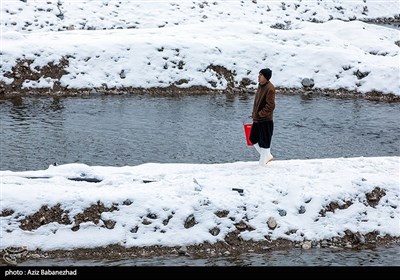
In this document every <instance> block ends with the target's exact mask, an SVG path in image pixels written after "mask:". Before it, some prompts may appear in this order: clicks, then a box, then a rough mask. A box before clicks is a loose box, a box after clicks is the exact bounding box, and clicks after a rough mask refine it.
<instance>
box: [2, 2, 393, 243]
mask: <svg viewBox="0 0 400 280" xmlns="http://www.w3.org/2000/svg"><path fill="white" fill-rule="evenodd" d="M398 8H399V2H398V1H339V0H337V1H214V2H204V1H179V2H174V1H106V0H104V1H94V0H93V1H61V0H60V1H26V2H25V1H2V2H1V6H0V10H1V67H2V70H3V71H1V72H0V82H3V83H5V84H10V83H12V82H13V81H14V78H13V77H12V76H10V75H8V74H7V73H8V72H9V71H11V69H12V67H13V66H15V63H16V61H17V60H21V59H25V60H27V61H29V60H32V63H30V64H27V65H28V67H30V69H31V70H32V71H33V72H35V71H37V67H43V66H45V65H47V64H48V63H49V62H52V63H54V64H57V63H59V62H60V61H61V60H62V59H63V58H68V61H69V63H68V65H67V66H66V68H65V70H66V74H64V75H63V76H62V78H61V84H62V86H68V88H77V89H79V88H96V87H100V86H102V84H103V83H105V84H107V86H108V87H142V88H152V87H166V86H169V85H171V84H173V83H177V82H178V81H184V82H183V83H182V84H180V85H178V86H179V87H191V86H198V85H200V86H206V87H209V88H215V89H225V88H226V87H227V84H228V81H227V80H226V79H225V78H224V77H220V76H219V75H218V73H216V72H215V71H214V70H212V68H210V67H209V66H210V65H219V66H223V67H225V68H226V69H228V70H230V71H232V72H233V73H234V81H235V85H238V84H239V83H240V81H242V80H243V79H246V78H247V79H250V80H251V81H252V84H251V85H250V87H255V86H256V81H257V75H258V72H259V70H260V69H261V68H265V67H269V68H271V69H272V70H273V76H272V81H273V83H274V84H275V85H276V86H278V87H293V88H300V87H301V80H302V79H303V78H310V79H313V80H314V82H315V87H317V88H325V89H339V88H345V89H348V90H356V91H358V92H361V93H366V92H370V91H379V92H383V93H393V94H396V95H400V91H399V81H400V79H399V76H400V75H399V74H400V72H399V46H398V45H396V44H395V42H396V41H397V42H398V41H399V39H400V36H399V30H396V29H392V28H387V27H383V26H377V25H373V24H367V23H363V22H361V21H360V20H368V19H373V18H381V17H393V16H395V15H396V14H398V11H399V9H398ZM277 24H280V25H281V26H283V27H284V28H283V29H277V28H275V27H274V26H276V25H277ZM103 29H105V30H103ZM122 72H123V73H124V74H125V77H124V78H123V75H121V73H122ZM357 72H361V73H364V74H365V73H366V74H368V75H367V76H366V77H365V78H361V79H360V78H359V77H357V75H356V74H355V73H357ZM56 80H57V79H56V77H51V76H45V75H43V76H41V77H40V78H39V79H37V80H25V81H23V82H22V84H21V85H22V87H24V88H43V87H45V88H46V87H49V88H51V87H53V85H54V83H55V82H56ZM213 84H215V87H213ZM255 160H258V159H255ZM77 178H80V179H87V178H89V179H97V180H98V181H99V182H87V181H85V180H80V181H79V180H76V179H77ZM0 180H1V181H0V186H1V197H0V199H1V209H2V215H1V216H0V221H1V242H0V248H6V247H9V246H28V247H29V249H35V248H40V249H44V250H50V249H73V248H85V247H86V248H92V247H97V246H106V245H108V244H121V245H123V246H127V247H130V246H146V245H162V246H177V245H179V246H181V245H190V244H199V243H202V242H210V243H214V242H217V241H220V240H223V239H224V237H225V236H226V234H228V233H230V232H232V231H235V230H236V226H237V225H238V224H240V223H242V224H243V223H244V224H246V225H247V228H248V229H251V230H244V231H242V232H241V233H240V236H241V237H242V238H243V239H244V240H255V241H258V240H265V238H266V237H265V236H268V238H270V239H271V240H275V239H279V238H283V239H288V240H291V241H303V240H323V239H329V238H332V237H337V236H343V235H344V234H345V231H346V230H350V231H351V232H354V233H355V232H359V233H361V234H367V233H369V232H374V231H376V232H378V233H379V235H380V236H385V235H390V236H394V237H399V236H400V224H399V221H400V207H399V205H400V203H399V194H400V190H399V187H400V185H399V182H400V157H399V156H394V157H370V158H367V157H358V158H332V159H307V160H275V161H273V162H271V163H270V164H268V165H267V166H266V167H260V166H258V162H257V161H253V162H232V163H224V164H172V163H167V164H161V163H146V164H142V165H138V166H124V167H113V166H88V165H85V164H82V163H70V164H63V165H59V166H49V168H48V169H46V170H31V171H23V172H16V171H9V170H2V171H0ZM234 188H236V189H242V190H243V193H242V195H241V194H240V193H239V192H237V191H235V190H232V189H234ZM376 190H380V191H382V190H383V192H384V195H383V196H382V197H380V199H378V201H377V205H372V204H371V203H370V201H369V200H368V194H369V193H371V192H373V191H376ZM99 203H102V204H104V207H107V209H106V210H104V211H103V212H102V213H101V215H100V219H99V221H98V223H96V222H95V221H82V222H79V223H78V220H77V218H76V217H77V215H80V214H82V213H83V212H84V210H85V209H87V208H88V207H90V206H92V205H98V204H99ZM331 203H334V204H337V205H339V209H336V210H334V211H329V205H331ZM56 205H59V207H60V209H61V210H62V211H63V213H64V214H63V216H64V217H68V219H69V221H70V222H69V223H66V224H60V223H58V222H56V221H46V220H44V221H43V224H42V225H41V226H39V227H37V228H35V229H33V230H24V229H22V228H21V227H20V225H21V222H22V221H23V220H24V219H26V218H28V217H30V216H31V215H33V214H34V213H36V212H37V211H38V210H39V209H40V208H41V207H43V206H47V207H48V208H51V207H54V206H56ZM113 207H114V208H113ZM300 209H303V210H305V212H304V211H300ZM282 210H284V211H282ZM222 211H223V212H222ZM283 212H286V214H285V215H283V214H282V215H281V214H280V213H283ZM303 212H304V213H303ZM221 213H227V214H226V215H223V214H221ZM270 218H273V219H275V221H276V222H277V227H276V228H275V229H271V228H269V227H268V225H267V221H268V219H270ZM191 219H192V221H193V223H192V224H190V223H188V221H189V220H191ZM193 219H194V220H193ZM110 221H112V222H115V224H114V226H107V225H108V224H109V222H110ZM189 224H190V225H189ZM77 225H79V229H78V230H75V228H74V227H75V226H77ZM185 225H186V226H185ZM215 229H218V231H219V232H218V231H215ZM210 231H211V232H213V233H214V234H212V233H211V232H210ZM215 232H218V233H217V234H215Z"/></svg>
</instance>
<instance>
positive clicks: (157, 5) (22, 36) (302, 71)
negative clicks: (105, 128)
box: [0, 0, 400, 95]
mask: <svg viewBox="0 0 400 280" xmlns="http://www.w3.org/2000/svg"><path fill="white" fill-rule="evenodd" d="M398 10H399V2H398V1H397V0H396V1H368V2H367V1H362V0H359V1H339V0H338V1H214V2H204V1H179V2H174V1H94V0H93V1H26V3H25V2H24V1H5V2H4V3H2V6H1V15H2V25H1V28H2V29H1V38H2V43H1V53H2V56H1V60H2V61H1V64H2V68H3V70H4V71H1V72H0V82H4V83H6V84H10V83H12V82H13V81H14V78H10V77H9V76H10V72H11V70H12V67H13V66H15V63H16V61H17V60H24V61H25V60H27V61H30V60H31V61H32V63H31V64H28V66H29V67H30V69H31V71H33V72H37V71H39V69H41V68H42V67H44V66H46V65H48V63H53V64H58V63H60V61H61V59H62V58H65V59H67V60H68V65H67V66H65V71H66V73H65V74H64V75H63V76H62V77H61V86H63V87H68V89H92V88H101V87H102V86H104V84H105V85H107V87H108V88H124V87H133V88H157V87H160V88H163V87H168V86H170V85H176V86H178V87H181V88H188V87H192V86H205V87H207V88H210V89H218V90H225V89H226V88H227V86H228V79H229V78H228V77H223V76H221V75H220V73H217V72H216V71H215V70H213V68H212V67H210V66H212V65H214V66H222V67H224V68H225V69H227V70H228V71H231V72H232V73H233V74H232V75H233V77H232V78H233V81H234V86H235V87H238V86H239V85H240V83H241V82H242V81H246V80H247V79H248V80H250V81H251V84H250V85H248V86H247V87H248V88H249V89H254V88H255V86H256V82H257V74H258V71H259V70H260V69H262V68H266V67H269V68H271V69H272V70H273V77H272V80H273V82H274V84H275V85H276V86H277V87H284V88H302V85H301V81H302V80H303V79H304V78H308V79H313V80H314V83H315V88H320V89H330V90H334V89H340V88H343V89H347V90H352V91H357V92H359V93H367V92H374V91H377V92H382V93H384V94H395V95H400V90H399V89H400V84H399V81H400V79H399V78H400V71H399V46H398V44H399V40H400V34H399V30H397V29H394V28H388V27H384V26H378V25H374V24H368V23H363V22H362V21H360V20H371V19H376V18H383V17H386V18H388V17H392V18H393V17H394V16H397V15H398ZM277 26H278V27H279V26H280V27H281V29H279V28H277ZM103 29H105V30H103ZM396 42H397V45H396ZM122 72H124V74H125V75H121V73H122ZM7 73H8V74H7ZM46 75H49V76H46ZM43 76H44V77H43ZM43 76H42V77H41V78H40V79H39V80H29V79H27V80H25V81H24V82H23V84H22V87H23V88H24V89H29V88H32V89H36V88H53V86H54V83H55V79H56V78H57V79H58V77H54V76H53V77H52V76H51V75H50V74H45V73H44V74H43ZM244 79H245V80H244Z"/></svg>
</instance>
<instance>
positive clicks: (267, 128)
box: [249, 121, 274, 149]
mask: <svg viewBox="0 0 400 280" xmlns="http://www.w3.org/2000/svg"><path fill="white" fill-rule="evenodd" d="M273 132H274V121H265V122H258V123H254V122H253V125H252V127H251V131H250V137H249V139H250V141H251V143H253V144H256V143H258V145H259V146H260V147H261V148H266V149H268V148H270V147H271V139H272V134H273Z"/></svg>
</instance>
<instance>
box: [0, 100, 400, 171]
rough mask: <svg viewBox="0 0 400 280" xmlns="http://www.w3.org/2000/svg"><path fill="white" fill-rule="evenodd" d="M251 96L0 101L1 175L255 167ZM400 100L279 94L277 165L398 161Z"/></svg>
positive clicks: (275, 140)
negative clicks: (164, 166) (62, 167)
mask: <svg viewBox="0 0 400 280" xmlns="http://www.w3.org/2000/svg"><path fill="white" fill-rule="evenodd" d="M253 98H254V96H253V95H250V96H247V95H244V96H232V95H205V96H186V97H151V96H133V95H132V96H105V97H104V96H103V97H92V98H58V99H54V98H23V99H22V98H19V99H13V100H7V101H5V100H3V101H0V118H1V124H0V129H1V153H2V156H1V170H18V171H22V170H36V169H46V168H47V167H48V166H49V165H50V164H53V163H54V162H57V163H59V164H63V163H73V162H79V163H85V164H88V165H105V166H124V165H138V164H142V163H147V162H163V163H169V162H171V163H223V162H235V161H255V160H257V158H258V156H257V153H256V151H255V150H254V149H253V148H251V147H247V146H246V141H245V138H244V131H243V122H244V121H246V122H247V121H250V119H249V118H248V116H249V115H250V112H251V107H252V101H253ZM399 109H400V104H398V103H396V104H390V103H383V102H381V103H378V102H371V101H366V100H339V99H330V98H324V97H316V98H310V97H302V96H282V95H278V96H277V100H276V111H275V114H274V118H275V131H274V136H273V139H272V148H271V151H272V152H273V154H274V156H275V157H276V158H277V159H307V158H338V157H356V156H394V155H399V145H398V143H399V141H400V130H399V129H398V121H399V114H398V112H399Z"/></svg>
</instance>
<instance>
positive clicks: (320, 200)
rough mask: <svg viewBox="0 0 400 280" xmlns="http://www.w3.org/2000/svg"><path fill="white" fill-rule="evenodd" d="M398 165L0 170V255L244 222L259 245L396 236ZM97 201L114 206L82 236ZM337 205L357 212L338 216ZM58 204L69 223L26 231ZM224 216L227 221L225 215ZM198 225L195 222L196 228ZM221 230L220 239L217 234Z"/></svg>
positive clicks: (160, 240)
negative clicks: (271, 223)
mask: <svg viewBox="0 0 400 280" xmlns="http://www.w3.org/2000/svg"><path fill="white" fill-rule="evenodd" d="M399 166H400V157H397V156H396V157H371V158H364V157H359V158H337V159H308V160H276V161H273V162H272V163H270V164H268V165H267V166H266V167H261V166H259V165H258V162H256V161H254V162H233V163H224V164H172V163H167V164H161V163H147V164H142V165H138V166H124V167H112V166H87V165H85V164H80V163H71V164H64V165H59V166H49V168H48V169H46V170H36V171H23V172H15V171H0V178H1V207H2V209H3V211H4V210H13V213H12V214H11V215H3V216H2V217H1V223H2V225H1V234H2V238H1V248H5V247H8V246H28V247H29V248H30V249H35V248H41V249H47V250H50V249H72V248H91V247H97V246H106V245H109V244H120V245H122V246H126V247H131V246H148V245H161V246H183V245H193V244H199V243H202V242H206V241H207V242H210V243H214V242H217V241H221V240H224V237H225V236H226V234H228V233H230V232H232V231H235V230H236V225H238V224H243V223H244V224H245V225H246V226H247V227H248V228H249V229H250V228H251V229H252V230H245V231H242V232H241V234H240V236H241V237H242V238H243V239H244V240H254V241H262V240H265V236H269V238H270V239H271V240H275V239H279V238H283V239H288V240H291V241H304V240H316V241H320V240H324V239H330V238H333V237H337V236H344V235H345V231H346V230H350V231H351V232H353V233H356V232H359V233H360V234H367V233H370V232H374V231H376V232H378V233H379V235H380V236H386V235H390V236H395V237H398V236H400V225H399V221H400V211H399V207H398V206H399V199H400V198H399V194H400V193H399V176H400V174H399ZM76 178H81V179H83V178H86V179H88V178H90V179H97V180H98V181H99V182H88V181H84V180H82V181H77V180H76ZM73 179H75V180H73ZM376 188H379V189H380V190H383V191H384V193H385V194H384V195H383V196H382V197H381V198H380V199H378V203H377V205H372V204H370V203H369V202H368V194H369V193H371V192H372V191H374V190H375V189H376ZM232 189H242V190H243V193H242V194H240V193H239V192H238V191H235V190H232ZM98 203H102V204H104V207H106V208H107V209H105V210H103V211H104V212H102V213H101V215H100V220H99V222H98V223H96V222H94V221H86V222H85V221H83V222H81V223H80V224H79V223H78V224H79V230H77V231H74V230H73V227H74V226H76V225H77V218H76V217H77V215H79V214H82V213H83V212H84V210H85V209H87V208H89V207H90V206H92V205H98ZM331 203H336V204H337V205H339V206H343V205H345V204H347V205H350V206H348V207H347V208H346V207H339V209H335V211H330V210H329V209H328V208H329V207H328V206H329V205H330V204H331ZM57 204H59V206H60V208H61V209H62V211H63V212H64V213H65V214H63V215H67V216H68V217H69V220H70V222H69V223H67V224H59V223H58V222H56V221H53V222H50V221H47V222H46V221H45V222H44V223H43V225H41V226H40V227H38V228H37V229H34V230H32V231H28V230H23V229H22V228H20V227H19V224H20V223H21V221H22V220H23V219H25V218H26V217H28V216H30V215H33V214H34V213H35V212H36V211H38V209H40V208H41V207H42V206H48V208H51V207H54V206H55V205H57ZM113 206H114V207H116V208H115V209H114V210H112V209H111V208H112V207H113ZM301 208H303V209H304V210H305V212H304V211H300V209H301ZM282 210H284V211H285V212H286V215H281V214H280V212H281V213H282V212H283V211H282ZM222 211H225V212H226V213H227V214H226V215H219V214H218V213H222ZM323 212H325V214H322V213H323ZM271 217H272V218H273V219H275V221H276V222H277V227H276V228H275V229H270V228H269V227H268V225H267V221H268V219H269V218H271ZM191 218H194V223H193V224H192V226H188V225H187V224H186V223H187V221H189V220H190V219H191ZM109 221H113V222H115V226H114V227H113V228H107V226H105V224H106V223H107V222H109ZM167 221H168V222H167ZM185 225H186V226H185ZM213 229H214V230H215V229H218V230H219V232H218V234H216V235H213V234H211V230H213ZM94 237H95V238H94Z"/></svg>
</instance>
